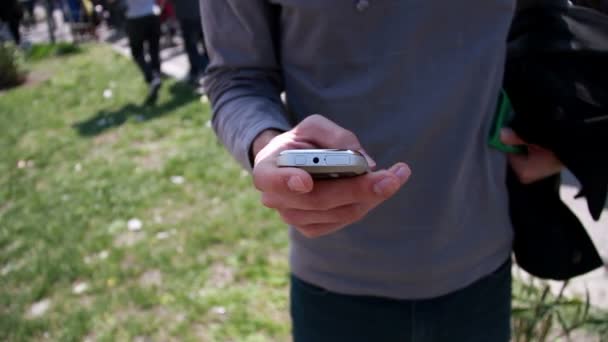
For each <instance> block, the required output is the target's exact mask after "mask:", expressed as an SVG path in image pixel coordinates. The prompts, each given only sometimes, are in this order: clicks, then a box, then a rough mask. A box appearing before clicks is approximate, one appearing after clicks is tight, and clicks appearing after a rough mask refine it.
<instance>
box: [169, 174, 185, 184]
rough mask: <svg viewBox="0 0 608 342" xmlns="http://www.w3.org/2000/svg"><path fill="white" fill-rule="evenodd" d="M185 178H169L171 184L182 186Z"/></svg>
mask: <svg viewBox="0 0 608 342" xmlns="http://www.w3.org/2000/svg"><path fill="white" fill-rule="evenodd" d="M184 181H185V178H184V177H182V176H171V183H173V184H177V185H179V184H184Z"/></svg>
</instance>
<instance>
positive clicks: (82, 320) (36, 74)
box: [0, 45, 608, 342]
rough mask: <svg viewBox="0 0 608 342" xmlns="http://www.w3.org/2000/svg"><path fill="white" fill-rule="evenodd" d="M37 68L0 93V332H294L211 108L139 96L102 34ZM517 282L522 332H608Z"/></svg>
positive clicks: (245, 188) (142, 336)
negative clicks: (96, 41)
mask: <svg viewBox="0 0 608 342" xmlns="http://www.w3.org/2000/svg"><path fill="white" fill-rule="evenodd" d="M29 67H30V69H31V76H32V79H33V83H34V84H27V85H24V86H21V87H19V88H17V89H13V90H10V91H6V92H4V93H0V142H1V145H0V341H149V340H151V341H238V342H240V341H288V340H289V339H290V333H289V332H290V327H289V315H288V302H287V287H288V286H287V285H288V269H287V244H288V242H287V234H286V229H285V226H284V225H283V224H282V223H281V222H280V221H279V220H278V217H277V216H276V215H275V214H274V213H273V212H272V211H270V210H267V209H264V208H263V207H262V206H261V205H260V204H259V200H258V194H257V193H256V192H255V190H254V189H253V187H252V186H251V184H250V183H251V180H250V178H249V176H248V174H247V173H246V172H244V171H242V170H241V169H240V168H239V166H237V164H236V163H235V162H234V161H233V160H232V158H231V157H230V156H229V155H228V154H227V153H226V152H225V151H224V149H223V147H222V146H221V145H220V144H219V143H218V142H217V140H216V138H215V136H214V134H213V132H212V130H211V127H210V125H209V119H210V112H209V105H208V104H206V103H204V102H202V101H201V100H200V99H199V97H198V96H197V95H195V94H194V93H193V92H192V91H191V90H190V89H189V88H188V87H187V86H185V85H183V84H180V83H177V82H175V81H171V80H167V81H166V82H165V83H164V85H163V88H162V91H161V95H160V98H159V102H158V104H157V106H156V107H154V108H145V107H142V106H140V105H139V104H140V103H142V102H143V99H144V97H145V95H146V87H145V85H144V82H143V80H142V79H141V76H140V74H139V72H138V70H137V69H136V67H135V65H134V64H133V63H132V62H131V61H130V60H128V59H127V58H124V57H122V56H120V55H118V54H116V53H114V52H112V51H111V49H110V48H108V47H105V46H99V45H97V46H86V47H85V48H84V49H83V51H82V52H81V53H77V54H73V55H69V56H62V57H54V58H46V59H44V58H42V57H40V56H36V58H33V59H31V60H30V62H29ZM514 292H515V300H514V311H513V312H514V327H515V331H514V337H516V338H517V341H532V340H534V341H536V340H538V336H540V335H542V333H543V332H545V333H546V332H548V331H553V330H552V329H555V327H559V326H560V325H561V324H562V322H560V320H561V321H563V323H565V324H566V325H567V326H569V327H576V328H577V329H578V328H579V327H580V326H583V325H585V324H583V323H584V322H587V323H588V324H586V325H591V326H592V327H593V329H594V332H593V333H589V334H592V336H594V337H593V338H592V339H590V340H591V341H595V340H598V339H595V336H596V335H597V333H596V332H597V331H599V334H603V335H602V336H604V337H599V338H605V339H606V340H608V314H606V313H594V315H591V316H589V318H587V316H586V312H587V307H586V303H585V302H584V301H581V300H570V299H565V300H562V301H557V300H556V299H554V298H553V297H552V296H550V295H547V293H546V292H543V290H542V288H540V287H538V286H527V285H526V284H523V283H521V282H515V284H514ZM541 299H542V300H541ZM558 313H559V315H558ZM558 316H559V317H558ZM581 316H582V317H584V319H582V320H581V319H579V317H581ZM546 317H549V320H547V319H545V318H546ZM481 328H482V327H481ZM558 330H559V329H558ZM586 336H587V335H586ZM589 336H591V335H589ZM598 336H599V335H598Z"/></svg>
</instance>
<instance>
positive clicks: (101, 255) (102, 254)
mask: <svg viewBox="0 0 608 342" xmlns="http://www.w3.org/2000/svg"><path fill="white" fill-rule="evenodd" d="M97 256H98V257H99V259H101V260H105V259H107V258H108V256H110V252H108V251H101V252H99V254H98V255H97Z"/></svg>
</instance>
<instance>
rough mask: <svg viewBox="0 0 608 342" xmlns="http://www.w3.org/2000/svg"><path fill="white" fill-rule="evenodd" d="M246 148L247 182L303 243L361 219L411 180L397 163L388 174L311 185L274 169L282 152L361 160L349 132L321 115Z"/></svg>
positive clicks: (298, 174) (292, 171)
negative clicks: (327, 152)
mask: <svg viewBox="0 0 608 342" xmlns="http://www.w3.org/2000/svg"><path fill="white" fill-rule="evenodd" d="M273 136H274V137H273ZM252 146H253V151H252V152H253V155H254V156H255V163H254V168H253V181H254V184H255V187H256V188H257V189H258V190H259V191H260V192H261V193H262V203H263V204H264V205H265V206H267V207H269V208H273V209H276V210H277V211H278V212H279V214H280V215H281V218H282V219H283V221H285V222H286V223H287V224H290V225H292V226H294V227H295V228H296V229H297V230H298V231H299V232H300V233H302V234H303V235H304V236H306V237H309V238H314V237H318V236H322V235H326V234H330V233H332V232H335V231H337V230H339V229H342V228H344V227H346V226H347V225H349V224H352V223H354V222H357V221H359V220H361V219H362V218H363V217H365V215H367V213H368V212H369V211H370V210H372V209H373V208H375V207H376V206H378V205H379V204H380V203H382V202H384V201H385V200H387V199H389V198H390V197H392V196H393V195H394V194H395V193H397V191H398V190H399V189H400V188H401V186H402V185H403V184H405V182H406V181H407V180H408V178H409V177H410V175H411V171H410V168H409V167H408V166H407V165H406V164H405V163H397V164H395V165H393V166H392V167H391V168H390V169H388V170H378V171H373V172H370V173H367V174H365V175H362V176H357V177H352V178H341V179H332V180H323V181H317V182H313V179H312V177H311V176H310V174H308V173H307V172H306V171H304V170H301V169H298V168H283V167H282V168H279V167H277V165H276V160H277V157H278V155H279V153H280V152H281V151H284V150H288V149H302V148H339V149H350V150H354V151H359V152H362V153H363V154H364V155H366V154H365V152H364V151H363V149H362V147H361V144H360V143H359V140H358V139H357V137H356V136H355V135H354V134H353V133H352V132H350V131H348V130H346V129H344V128H342V127H340V126H338V125H337V124H335V123H334V122H332V121H330V120H328V119H326V118H325V117H323V116H321V115H312V116H309V117H308V118H306V119H305V120H303V121H302V122H301V123H300V124H299V125H297V126H296V127H294V128H293V129H292V130H290V131H288V132H285V133H282V134H280V133H279V132H275V131H266V132H264V133H262V134H260V135H259V136H258V138H256V140H255V141H254V143H253V145H252ZM366 158H367V159H368V164H369V165H370V167H371V168H372V169H373V168H374V167H375V163H374V161H373V160H371V158H369V157H367V155H366Z"/></svg>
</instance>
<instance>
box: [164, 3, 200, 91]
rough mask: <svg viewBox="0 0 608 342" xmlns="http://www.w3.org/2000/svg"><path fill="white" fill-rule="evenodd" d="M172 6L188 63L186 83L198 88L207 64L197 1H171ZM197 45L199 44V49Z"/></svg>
mask: <svg viewBox="0 0 608 342" xmlns="http://www.w3.org/2000/svg"><path fill="white" fill-rule="evenodd" d="M173 4H174V5H175V15H176V16H177V20H178V21H179V26H180V28H181V31H182V38H183V39H184V47H185V49H186V54H187V55H188V61H189V62H190V71H189V72H188V82H189V83H191V84H193V85H195V86H196V87H198V86H200V85H199V78H200V76H202V74H203V72H204V71H205V69H206V68H207V64H208V63H209V59H208V58H207V52H206V51H205V50H204V48H203V27H202V26H201V25H202V24H201V12H200V8H199V4H198V1H197V0H173ZM199 43H201V44H200V45H201V46H200V47H199ZM201 48H203V49H201Z"/></svg>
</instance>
